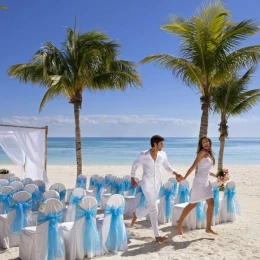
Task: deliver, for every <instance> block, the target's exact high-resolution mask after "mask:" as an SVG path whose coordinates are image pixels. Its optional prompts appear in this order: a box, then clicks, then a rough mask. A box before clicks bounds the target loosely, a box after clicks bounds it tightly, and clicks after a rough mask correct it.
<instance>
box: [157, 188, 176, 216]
mask: <svg viewBox="0 0 260 260" xmlns="http://www.w3.org/2000/svg"><path fill="white" fill-rule="evenodd" d="M173 194H174V191H173V189H166V188H164V187H163V186H162V187H161V189H160V197H163V196H165V216H166V218H167V219H169V218H170V217H171V212H172V200H171V199H172V197H173Z"/></svg>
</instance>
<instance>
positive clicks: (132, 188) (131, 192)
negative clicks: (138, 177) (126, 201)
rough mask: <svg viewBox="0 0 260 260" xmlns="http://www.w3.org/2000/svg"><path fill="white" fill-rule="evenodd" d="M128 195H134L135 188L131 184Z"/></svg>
mask: <svg viewBox="0 0 260 260" xmlns="http://www.w3.org/2000/svg"><path fill="white" fill-rule="evenodd" d="M128 194H129V196H135V195H136V188H135V187H133V186H131V187H130V188H129V190H128Z"/></svg>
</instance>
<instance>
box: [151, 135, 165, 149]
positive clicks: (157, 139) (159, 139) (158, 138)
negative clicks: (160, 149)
mask: <svg viewBox="0 0 260 260" xmlns="http://www.w3.org/2000/svg"><path fill="white" fill-rule="evenodd" d="M162 141H164V138H163V137H162V136H160V135H154V136H152V138H151V147H154V143H156V144H157V145H158V143H160V142H162Z"/></svg>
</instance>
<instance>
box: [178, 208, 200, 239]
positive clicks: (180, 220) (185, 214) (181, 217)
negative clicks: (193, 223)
mask: <svg viewBox="0 0 260 260" xmlns="http://www.w3.org/2000/svg"><path fill="white" fill-rule="evenodd" d="M196 205H197V203H189V204H188V205H187V206H186V207H185V208H184V210H183V211H182V214H181V216H180V218H179V220H178V221H177V233H178V235H182V234H183V231H182V224H183V221H184V219H185V218H186V217H187V215H188V214H189V213H190V212H191V210H193V209H194V208H195V207H196Z"/></svg>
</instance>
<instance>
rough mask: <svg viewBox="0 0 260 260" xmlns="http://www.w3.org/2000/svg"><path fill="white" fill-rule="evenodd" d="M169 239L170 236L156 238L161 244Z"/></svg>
mask: <svg viewBox="0 0 260 260" xmlns="http://www.w3.org/2000/svg"><path fill="white" fill-rule="evenodd" d="M167 239H168V236H164V237H156V238H155V242H157V243H159V244H163V243H164V242H165V241H166V240H167Z"/></svg>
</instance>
